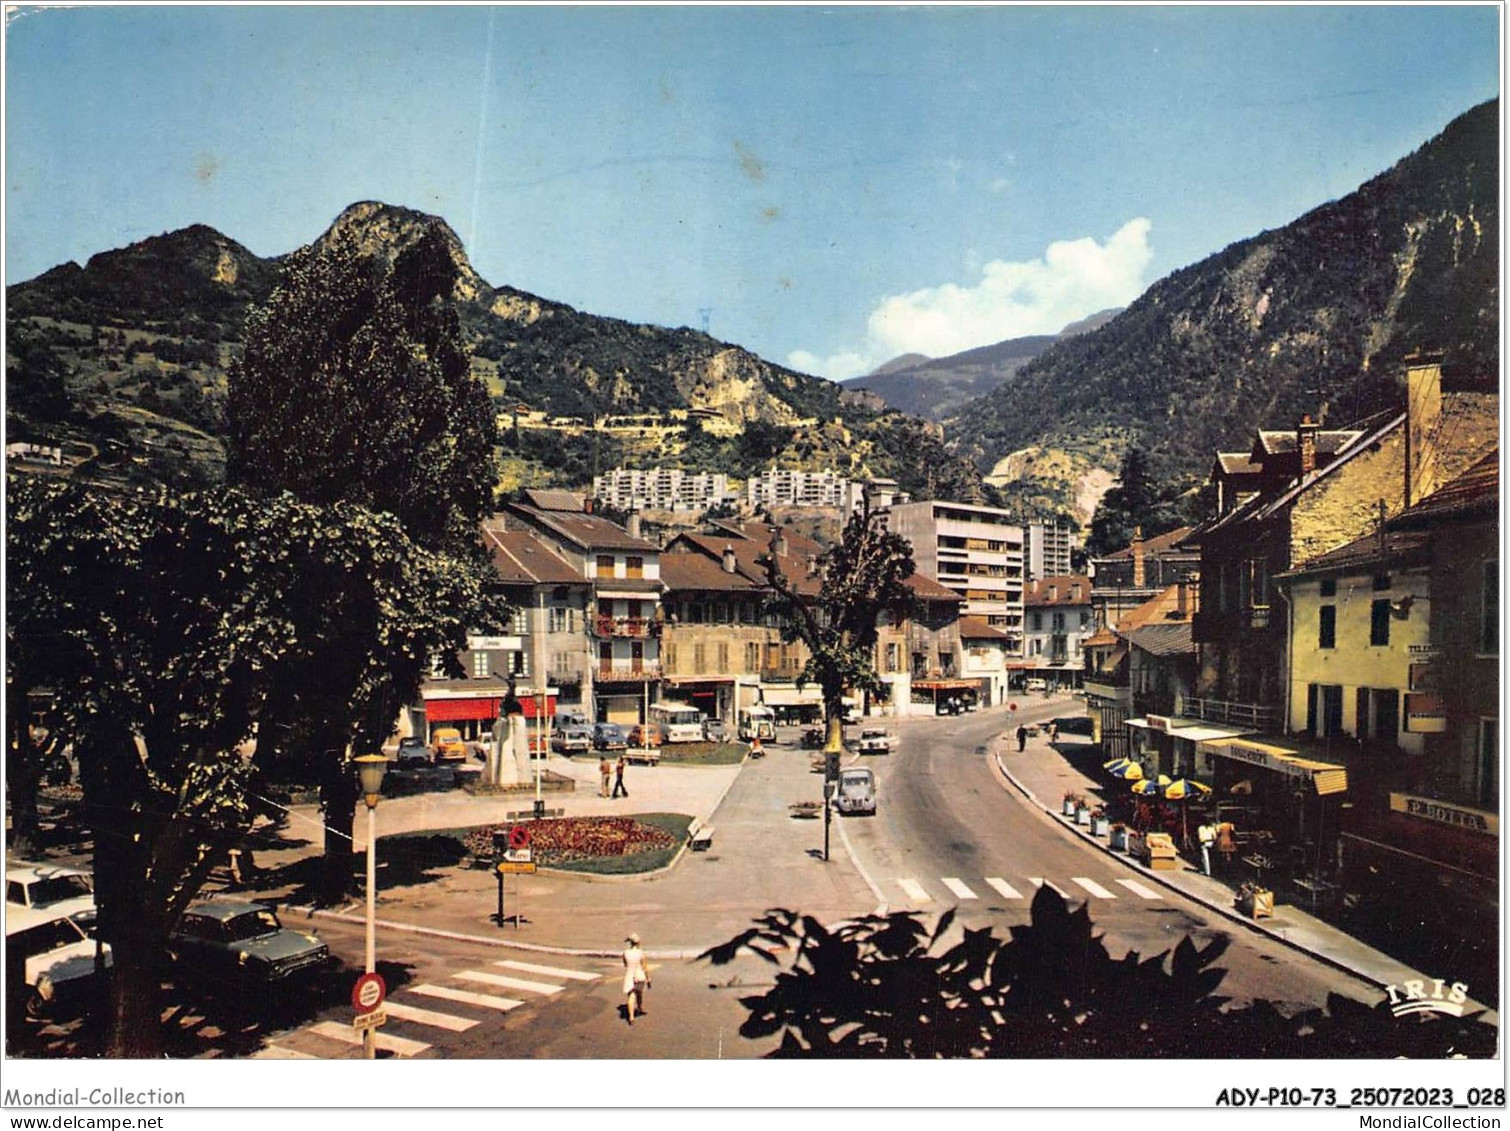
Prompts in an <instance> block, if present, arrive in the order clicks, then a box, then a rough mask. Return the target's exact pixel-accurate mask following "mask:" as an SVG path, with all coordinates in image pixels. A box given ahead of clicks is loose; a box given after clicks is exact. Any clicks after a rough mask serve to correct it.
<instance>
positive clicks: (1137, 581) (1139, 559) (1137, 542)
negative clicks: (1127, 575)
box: [1132, 526, 1146, 589]
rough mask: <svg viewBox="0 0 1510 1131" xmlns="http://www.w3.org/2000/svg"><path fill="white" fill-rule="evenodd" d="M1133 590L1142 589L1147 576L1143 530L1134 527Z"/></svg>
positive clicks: (1139, 527)
mask: <svg viewBox="0 0 1510 1131" xmlns="http://www.w3.org/2000/svg"><path fill="white" fill-rule="evenodd" d="M1132 560H1133V578H1132V583H1133V588H1134V589H1142V588H1143V583H1144V580H1145V577H1146V574H1145V573H1144V571H1143V528H1142V527H1141V526H1134V527H1133V540H1132Z"/></svg>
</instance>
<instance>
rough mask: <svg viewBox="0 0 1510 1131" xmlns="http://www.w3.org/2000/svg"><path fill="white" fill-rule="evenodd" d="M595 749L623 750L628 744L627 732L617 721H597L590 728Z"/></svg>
mask: <svg viewBox="0 0 1510 1131" xmlns="http://www.w3.org/2000/svg"><path fill="white" fill-rule="evenodd" d="M592 745H593V749H595V750H623V749H625V748H626V747H628V745H629V733H628V732H627V731H626V730H625V729H624V728H623V727H621V726H620V725H619V724H618V723H599V724H598V725H597V726H595V727H593V728H592Z"/></svg>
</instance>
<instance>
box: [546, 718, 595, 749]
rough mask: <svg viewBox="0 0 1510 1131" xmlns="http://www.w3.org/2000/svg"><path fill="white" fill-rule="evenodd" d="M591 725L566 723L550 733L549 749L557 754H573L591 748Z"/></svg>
mask: <svg viewBox="0 0 1510 1131" xmlns="http://www.w3.org/2000/svg"><path fill="white" fill-rule="evenodd" d="M592 737H593V735H592V727H590V726H588V725H586V724H585V723H568V724H566V725H565V726H561V727H558V728H557V730H556V733H555V734H553V735H551V749H552V750H554V751H555V752H556V753H557V754H575V753H580V752H582V751H586V750H591V749H592Z"/></svg>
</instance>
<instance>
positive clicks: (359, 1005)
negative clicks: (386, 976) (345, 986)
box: [351, 973, 388, 1014]
mask: <svg viewBox="0 0 1510 1131" xmlns="http://www.w3.org/2000/svg"><path fill="white" fill-rule="evenodd" d="M387 996H388V986H387V984H386V983H385V982H384V981H383V976H382V975H381V974H375V973H369V974H363V975H362V976H361V977H360V978H358V979H357V980H356V984H355V985H353V986H352V987H351V1004H352V1007H353V1008H354V1009H356V1011H357V1012H358V1013H359V1014H360V1013H371V1012H372V1011H373V1010H374V1009H376V1008H377V1007H378V1006H380V1005H382V1004H383V999H384V998H385V997H387Z"/></svg>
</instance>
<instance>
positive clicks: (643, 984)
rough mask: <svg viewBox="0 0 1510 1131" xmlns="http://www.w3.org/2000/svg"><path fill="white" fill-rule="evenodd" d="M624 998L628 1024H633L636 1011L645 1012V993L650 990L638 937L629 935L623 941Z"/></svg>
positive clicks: (643, 953) (648, 973) (648, 975)
mask: <svg viewBox="0 0 1510 1131" xmlns="http://www.w3.org/2000/svg"><path fill="white" fill-rule="evenodd" d="M624 941H625V942H627V943H628V944H629V945H628V946H627V947H625V948H624V997H625V998H626V999H627V1002H628V1004H627V1007H626V1011H627V1013H628V1014H629V1023H630V1024H631V1025H633V1024H634V1015H635V1012H636V1010H638V1011H639V1012H640V1013H644V1012H645V991H646V990H647V989H649V988H650V972H649V971H648V970H647V969H646V968H645V952H644V951H643V950H641V949H640V936H639V935H635V934H631V935H630V936H629V937H628V938H627V939H625V940H624Z"/></svg>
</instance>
